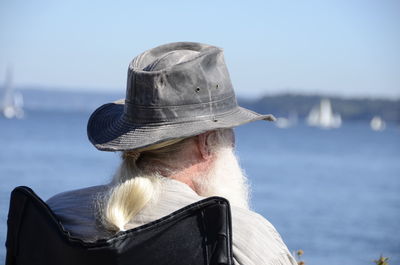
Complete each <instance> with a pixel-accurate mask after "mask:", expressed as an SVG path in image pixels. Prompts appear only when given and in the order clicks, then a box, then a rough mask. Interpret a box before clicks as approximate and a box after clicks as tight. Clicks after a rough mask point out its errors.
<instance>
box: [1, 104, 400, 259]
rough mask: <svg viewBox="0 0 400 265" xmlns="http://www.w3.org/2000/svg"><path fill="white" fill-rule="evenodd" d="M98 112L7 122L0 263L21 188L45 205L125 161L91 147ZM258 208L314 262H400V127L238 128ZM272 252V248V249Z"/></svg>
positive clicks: (38, 112)
mask: <svg viewBox="0 0 400 265" xmlns="http://www.w3.org/2000/svg"><path fill="white" fill-rule="evenodd" d="M89 115H90V111H89V110H77V109H74V110H68V108H65V109H51V108H50V109H32V110H27V113H26V117H25V118H24V119H23V120H6V119H3V118H0V146H1V148H0V178H1V186H0V244H1V247H0V264H1V263H2V261H4V259H5V247H4V242H5V237H6V229H7V227H6V220H7V212H8V203H9V196H10V192H11V191H12V189H13V188H14V187H16V186H19V185H25V186H29V187H31V188H32V189H33V190H34V191H35V192H36V193H37V194H38V195H39V196H40V197H41V198H43V199H44V200H46V199H48V198H49V197H50V196H52V195H54V194H56V193H59V192H62V191H65V190H70V189H77V188H82V187H86V186H91V185H97V184H103V183H106V182H108V181H109V180H110V178H111V175H112V174H113V172H114V171H115V169H116V167H117V165H118V163H119V155H118V154H117V153H110V152H100V151H97V150H96V149H95V148H94V147H93V146H92V145H91V144H90V143H89V141H88V140H87V136H86V122H87V119H88V117H89ZM236 137H237V152H238V155H239V157H240V160H241V165H242V167H243V168H244V169H245V171H246V173H247V175H248V176H249V179H250V181H251V183H252V190H253V195H252V205H253V208H254V209H255V210H256V211H257V212H259V213H261V214H262V215H263V216H264V217H265V218H267V219H268V220H269V221H270V222H271V223H272V224H273V225H274V226H275V227H276V228H277V230H278V231H279V232H280V234H281V235H282V237H283V239H284V241H285V242H286V244H287V246H288V247H289V249H290V250H291V251H295V250H297V249H303V250H304V253H305V254H304V255H303V257H302V259H303V260H304V261H305V262H306V264H307V265H341V264H352V265H361V264H363V265H365V264H371V265H372V264H374V263H373V260H374V259H377V258H378V257H379V256H380V255H381V254H382V255H384V256H386V257H389V258H390V260H389V261H390V264H391V265H392V264H393V265H394V264H400V127H399V126H398V125H394V124H389V125H388V126H387V129H386V130H385V131H383V132H374V131H371V130H370V128H369V125H368V123H366V122H364V123H363V122H357V123H350V122H346V121H344V124H343V126H342V127H341V128H340V129H335V130H321V129H317V128H311V127H307V126H306V125H304V124H302V123H300V124H298V125H297V126H295V127H292V128H289V129H279V128H277V127H275V126H274V125H273V124H272V123H269V122H263V121H259V122H255V123H252V124H248V125H244V126H241V127H239V128H237V129H236ZM266 251H268V250H266Z"/></svg>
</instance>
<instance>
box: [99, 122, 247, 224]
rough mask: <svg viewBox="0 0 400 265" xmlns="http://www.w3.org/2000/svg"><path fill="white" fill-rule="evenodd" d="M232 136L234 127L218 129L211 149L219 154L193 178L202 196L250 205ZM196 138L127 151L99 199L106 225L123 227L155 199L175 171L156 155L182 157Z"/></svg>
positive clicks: (238, 204)
mask: <svg viewBox="0 0 400 265" xmlns="http://www.w3.org/2000/svg"><path fill="white" fill-rule="evenodd" d="M231 136H232V130H231V129H221V130H217V131H215V137H214V139H213V140H214V143H213V144H214V147H213V148H212V150H211V151H212V152H213V153H214V154H215V155H216V159H215V160H214V162H213V164H212V166H211V167H210V169H209V170H208V171H207V172H204V175H203V176H199V177H196V178H193V180H192V181H194V184H195V186H196V192H197V193H198V194H199V195H200V196H205V197H208V196H221V197H225V198H227V199H228V200H229V201H230V202H231V204H233V205H236V206H239V207H244V208H247V207H248V185H247V179H246V177H245V175H244V174H243V173H242V171H241V169H240V166H239V163H238V161H237V159H236V157H235V155H234V152H233V143H232V137H231ZM193 139H194V137H191V138H186V139H176V140H172V141H168V142H164V143H161V144H157V145H153V146H150V147H147V148H144V149H141V150H135V151H127V152H124V153H123V155H122V163H121V165H120V167H119V169H118V170H117V172H116V174H115V175H114V178H113V181H112V182H111V183H110V189H109V190H108V192H107V194H106V195H105V196H104V198H103V199H101V200H100V202H101V203H100V205H99V213H100V219H101V222H102V223H103V225H104V226H105V227H106V228H108V229H109V230H112V231H124V230H125V226H126V224H127V223H128V222H130V221H131V220H132V218H133V217H134V216H135V215H137V214H138V212H139V211H140V210H142V209H143V208H144V207H145V206H146V205H147V204H148V203H149V202H150V201H155V199H156V198H157V195H158V192H159V190H160V185H161V182H162V179H163V178H164V177H165V175H172V174H173V173H174V172H173V171H171V169H168V168H162V169H161V170H160V168H157V167H155V166H154V163H151V162H152V161H154V159H156V160H159V161H165V160H171V159H179V161H181V160H182V158H181V157H178V156H179V155H178V154H179V152H180V151H181V150H183V149H184V148H185V147H186V145H187V144H189V143H190V142H191V141H192V140H193ZM190 144H193V143H190ZM176 170H179V168H177V169H176ZM166 172H167V174H166Z"/></svg>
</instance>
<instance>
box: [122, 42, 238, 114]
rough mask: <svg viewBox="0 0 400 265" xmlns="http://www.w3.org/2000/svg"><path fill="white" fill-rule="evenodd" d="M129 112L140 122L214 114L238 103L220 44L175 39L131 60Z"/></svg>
mask: <svg viewBox="0 0 400 265" xmlns="http://www.w3.org/2000/svg"><path fill="white" fill-rule="evenodd" d="M125 103H126V104H125V115H126V116H127V117H128V118H130V119H132V120H136V121H138V122H140V121H146V122H148V121H152V120H153V121H155V122H159V121H161V120H163V119H164V120H168V121H171V120H182V119H186V118H188V117H191V118H192V119H193V117H204V116H212V115H217V114H221V113H225V112H229V111H230V110H232V109H234V108H235V107H237V103H236V98H235V94H234V92H233V88H232V83H231V81H230V77H229V73H228V70H227V68H226V65H225V61H224V58H223V53H222V50H221V49H220V48H217V47H214V46H210V45H205V44H199V43H171V44H167V45H163V46H160V47H157V48H154V49H151V50H148V51H146V52H144V53H142V54H140V55H139V56H137V57H136V58H135V59H133V61H132V62H131V64H130V66H129V70H128V82H127V91H126V99H125Z"/></svg>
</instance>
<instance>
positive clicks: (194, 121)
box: [87, 42, 273, 151]
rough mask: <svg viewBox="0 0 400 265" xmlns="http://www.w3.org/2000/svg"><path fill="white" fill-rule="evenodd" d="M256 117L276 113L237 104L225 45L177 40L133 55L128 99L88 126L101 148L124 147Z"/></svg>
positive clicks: (99, 114)
mask: <svg viewBox="0 0 400 265" xmlns="http://www.w3.org/2000/svg"><path fill="white" fill-rule="evenodd" d="M255 120H273V116H271V115H260V114H258V113H255V112H253V111H250V110H247V109H245V108H242V107H239V106H238V105H237V102H236V97H235V94H234V92H233V88H232V84H231V81H230V78H229V73H228V70H227V68H226V65H225V61H224V57H223V53H222V50H221V49H220V48H217V47H214V46H211V45H206V44H201V43H194V42H176V43H170V44H166V45H162V46H159V47H156V48H154V49H151V50H148V51H146V52H144V53H142V54H140V55H139V56H137V57H136V58H135V59H133V61H132V62H131V63H130V65H129V69H128V82H127V88H126V98H125V101H124V100H122V101H116V102H113V103H108V104H104V105H102V106H100V107H99V108H97V109H96V110H95V111H94V112H93V113H92V115H91V116H90V118H89V121H88V127H87V131H88V137H89V140H90V141H91V142H92V143H93V145H94V146H95V147H96V148H97V149H99V150H105V151H123V150H133V149H139V148H143V147H146V146H150V145H153V144H156V143H160V142H163V141H167V140H172V139H177V138H185V137H190V136H193V135H198V134H200V133H203V132H206V131H210V130H216V129H221V128H232V127H235V126H239V125H241V124H245V123H248V122H252V121H255Z"/></svg>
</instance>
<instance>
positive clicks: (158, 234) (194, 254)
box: [6, 187, 233, 265]
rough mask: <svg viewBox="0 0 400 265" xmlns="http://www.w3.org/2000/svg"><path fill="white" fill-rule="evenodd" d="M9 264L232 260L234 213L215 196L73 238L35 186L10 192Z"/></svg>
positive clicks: (200, 263) (200, 264)
mask: <svg viewBox="0 0 400 265" xmlns="http://www.w3.org/2000/svg"><path fill="white" fill-rule="evenodd" d="M7 223H8V232H7V241H6V247H7V254H6V265H25V264H30V265H32V264H40V265H47V264H48V265H67V264H68V265H69V264H74V265H81V264H82V265H92V264H93V265H101V264H107V265H114V264H115V265H117V264H118V265H120V264H121V265H128V264H132V265H142V264H149V265H150V264H151V265H153V264H154V265H160V264H161V265H162V264H193V265H205V264H207V265H208V264H210V265H214V264H233V257H232V225H231V212H230V207H229V203H228V201H227V200H225V199H223V198H219V197H211V198H207V199H205V200H202V201H199V202H196V203H193V204H191V205H189V206H187V207H184V208H182V209H180V210H178V211H176V212H174V213H172V214H170V215H168V216H165V217H163V218H161V219H159V220H156V221H154V222H151V223H148V224H146V225H143V226H141V227H137V228H135V229H131V230H128V231H124V232H119V233H117V234H116V235H114V236H112V237H109V238H105V239H101V240H97V241H95V242H85V241H84V240H82V239H80V238H77V237H73V236H71V235H70V234H69V233H68V232H67V231H66V230H65V229H64V228H63V226H62V224H61V223H60V222H59V221H58V220H57V217H56V216H55V215H54V213H53V212H52V211H51V209H50V208H49V207H48V206H47V205H46V203H45V202H43V201H42V200H41V199H40V198H39V197H38V196H37V195H36V194H35V193H34V192H33V191H32V190H31V189H30V188H28V187H17V188H15V189H14V190H13V192H12V193H11V200H10V210H9V214H8V221H7Z"/></svg>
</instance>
